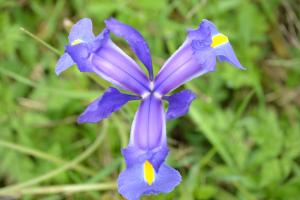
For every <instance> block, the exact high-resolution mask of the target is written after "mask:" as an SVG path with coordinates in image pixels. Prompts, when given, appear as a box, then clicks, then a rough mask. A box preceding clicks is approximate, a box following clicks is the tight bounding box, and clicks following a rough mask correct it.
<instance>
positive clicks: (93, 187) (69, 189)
mask: <svg viewBox="0 0 300 200" xmlns="http://www.w3.org/2000/svg"><path fill="white" fill-rule="evenodd" d="M116 188H117V185H116V183H113V182H108V183H99V184H77V185H58V186H44V187H33V188H25V189H24V188H23V189H20V190H16V191H15V192H14V194H10V196H14V197H15V196H16V197H22V196H24V195H41V194H57V193H67V194H71V193H79V192H88V191H102V190H114V189H116Z"/></svg>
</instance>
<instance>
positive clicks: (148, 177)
mask: <svg viewBox="0 0 300 200" xmlns="http://www.w3.org/2000/svg"><path fill="white" fill-rule="evenodd" d="M144 180H145V181H146V182H147V184H148V185H149V186H150V185H152V184H153V182H154V180H155V170H154V168H153V166H152V164H151V163H150V162H149V161H148V160H146V161H145V162H144Z"/></svg>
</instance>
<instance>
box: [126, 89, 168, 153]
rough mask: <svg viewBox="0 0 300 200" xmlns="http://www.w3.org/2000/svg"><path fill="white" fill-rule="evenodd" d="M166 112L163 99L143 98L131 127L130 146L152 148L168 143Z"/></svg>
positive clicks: (152, 96)
mask: <svg viewBox="0 0 300 200" xmlns="http://www.w3.org/2000/svg"><path fill="white" fill-rule="evenodd" d="M165 123H166V122H165V113H164V108H163V103H162V100H161V99H158V98H156V97H155V96H154V95H152V94H151V95H149V96H148V97H146V98H145V99H143V100H142V102H141V104H140V106H139V108H138V111H137V112H136V115H135V117H134V121H133V123H132V127H131V133H130V143H129V146H135V147H138V148H140V149H143V150H151V149H155V148H157V147H161V146H163V145H166V127H165Z"/></svg>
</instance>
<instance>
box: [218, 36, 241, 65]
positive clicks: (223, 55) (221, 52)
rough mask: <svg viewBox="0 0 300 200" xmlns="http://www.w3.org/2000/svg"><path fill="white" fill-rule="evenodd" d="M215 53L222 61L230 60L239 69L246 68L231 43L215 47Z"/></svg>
mask: <svg viewBox="0 0 300 200" xmlns="http://www.w3.org/2000/svg"><path fill="white" fill-rule="evenodd" d="M215 53H216V55H217V57H218V59H219V61H220V62H229V63H230V64H232V65H233V66H236V67H237V68H239V69H243V70H244V69H245V67H243V66H242V65H241V63H240V61H239V60H238V58H237V57H236V55H235V53H234V51H233V49H232V46H231V44H230V43H229V42H228V43H226V44H223V45H222V46H219V47H216V48H215Z"/></svg>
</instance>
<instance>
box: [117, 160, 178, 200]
mask: <svg viewBox="0 0 300 200" xmlns="http://www.w3.org/2000/svg"><path fill="white" fill-rule="evenodd" d="M149 179H151V180H149ZM180 182H181V176H180V174H179V172H178V171H177V170H175V169H173V168H171V167H169V166H167V165H165V164H163V165H162V166H161V167H160V168H159V170H158V172H154V171H152V169H151V163H149V162H148V161H145V163H143V164H137V165H135V166H134V167H131V168H127V169H126V170H125V171H123V172H122V173H121V174H120V176H119V178H118V190H119V193H120V194H122V195H123V196H124V197H125V198H127V199H128V200H139V199H140V197H141V196H142V195H150V194H158V193H168V192H171V191H172V190H173V189H174V188H175V187H176V186H177V185H178V184H179V183H180Z"/></svg>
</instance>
